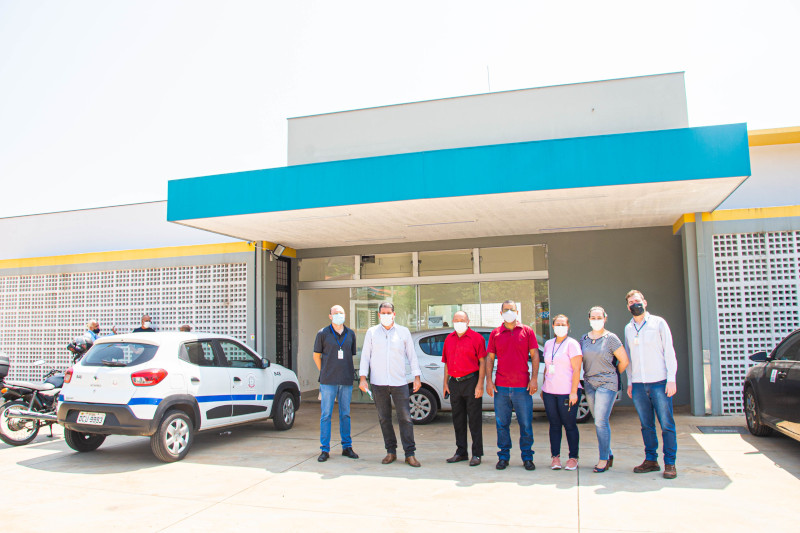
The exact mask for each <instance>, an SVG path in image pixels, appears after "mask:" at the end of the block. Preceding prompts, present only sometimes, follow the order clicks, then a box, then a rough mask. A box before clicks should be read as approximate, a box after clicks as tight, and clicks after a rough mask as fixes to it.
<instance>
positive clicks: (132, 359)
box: [81, 342, 158, 366]
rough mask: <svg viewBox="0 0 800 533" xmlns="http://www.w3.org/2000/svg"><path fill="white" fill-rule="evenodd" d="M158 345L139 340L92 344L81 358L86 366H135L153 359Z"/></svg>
mask: <svg viewBox="0 0 800 533" xmlns="http://www.w3.org/2000/svg"><path fill="white" fill-rule="evenodd" d="M157 351H158V346H153V345H152V344H141V343H138V342H107V343H106V342H104V343H101V344H95V345H94V346H92V347H91V348H90V349H89V351H88V352H86V355H84V356H83V359H81V364H82V365H84V366H135V365H140V364H142V363H146V362H147V361H149V360H151V359H152V358H153V357H154V356H155V355H156V352H157Z"/></svg>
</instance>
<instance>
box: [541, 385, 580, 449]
mask: <svg viewBox="0 0 800 533" xmlns="http://www.w3.org/2000/svg"><path fill="white" fill-rule="evenodd" d="M542 399H543V401H544V410H545V412H546V413H547V420H548V421H549V422H550V455H552V456H553V457H558V456H559V455H561V428H562V427H563V428H564V431H566V433H567V444H568V445H569V456H570V458H571V459H577V458H578V438H579V436H580V433H579V431H578V422H577V418H578V404H577V403H576V404H575V405H573V406H569V405H564V402H565V401H567V402H568V401H569V394H550V393H547V392H543V393H542ZM580 401H581V390H580V389H578V402H580Z"/></svg>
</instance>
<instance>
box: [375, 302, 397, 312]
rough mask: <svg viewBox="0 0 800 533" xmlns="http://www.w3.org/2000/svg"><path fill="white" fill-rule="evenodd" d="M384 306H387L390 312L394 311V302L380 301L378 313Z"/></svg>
mask: <svg viewBox="0 0 800 533" xmlns="http://www.w3.org/2000/svg"><path fill="white" fill-rule="evenodd" d="M384 307H388V308H389V309H391V310H392V313H394V304H393V303H392V302H382V303H381V305H380V307H378V313H380V312H381V309H383V308H384Z"/></svg>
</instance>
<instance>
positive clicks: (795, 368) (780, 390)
mask: <svg viewBox="0 0 800 533" xmlns="http://www.w3.org/2000/svg"><path fill="white" fill-rule="evenodd" d="M750 360H751V361H753V362H755V363H759V364H757V365H755V366H754V367H752V368H751V369H750V370H749V371H748V372H747V377H746V378H745V381H744V391H743V401H744V413H745V417H746V418H747V429H749V430H750V433H752V434H753V435H758V436H763V435H769V434H770V433H772V431H773V430H776V431H780V432H781V433H783V434H784V435H787V436H789V437H791V438H793V439H796V440H798V441H800V329H798V330H797V331H795V332H793V333H791V334H789V335H788V336H787V337H786V338H785V339H783V340H782V341H781V342H780V343H778V345H777V346H776V347H775V349H774V350H772V352H770V354H769V355H767V352H756V353H754V354H753V355H751V356H750Z"/></svg>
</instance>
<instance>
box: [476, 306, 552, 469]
mask: <svg viewBox="0 0 800 533" xmlns="http://www.w3.org/2000/svg"><path fill="white" fill-rule="evenodd" d="M501 315H502V317H503V324H502V325H501V326H499V327H498V328H497V329H494V330H492V333H491V334H490V335H489V348H488V352H489V354H488V355H489V356H488V357H487V358H486V368H487V371H486V393H487V394H488V395H489V396H494V412H495V421H496V423H497V447H498V448H499V451H498V452H497V457H498V461H497V465H496V466H495V468H497V469H498V470H504V469H505V468H506V467H507V466H508V460H509V458H510V451H511V431H510V429H511V411H512V410H513V411H514V412H515V413H516V414H517V422H519V447H520V451H521V452H522V464H523V465H524V466H525V470H535V469H536V466H535V465H534V464H533V450H532V448H533V398H532V397H531V395H532V394H534V393H535V392H536V390H537V389H538V388H539V383H538V380H537V378H538V376H539V343H538V342H537V341H536V333H534V331H533V330H532V329H531V328H530V327H529V326H526V325H524V324H522V323H521V322H519V321H518V320H517V316H518V315H517V304H516V303H515V302H514V300H506V301H505V302H503V307H502V308H501ZM528 355H530V358H531V367H532V368H531V369H529V368H528ZM495 357H497V374H496V375H495V378H494V381H492V373H491V369H492V368H493V367H494V360H495Z"/></svg>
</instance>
